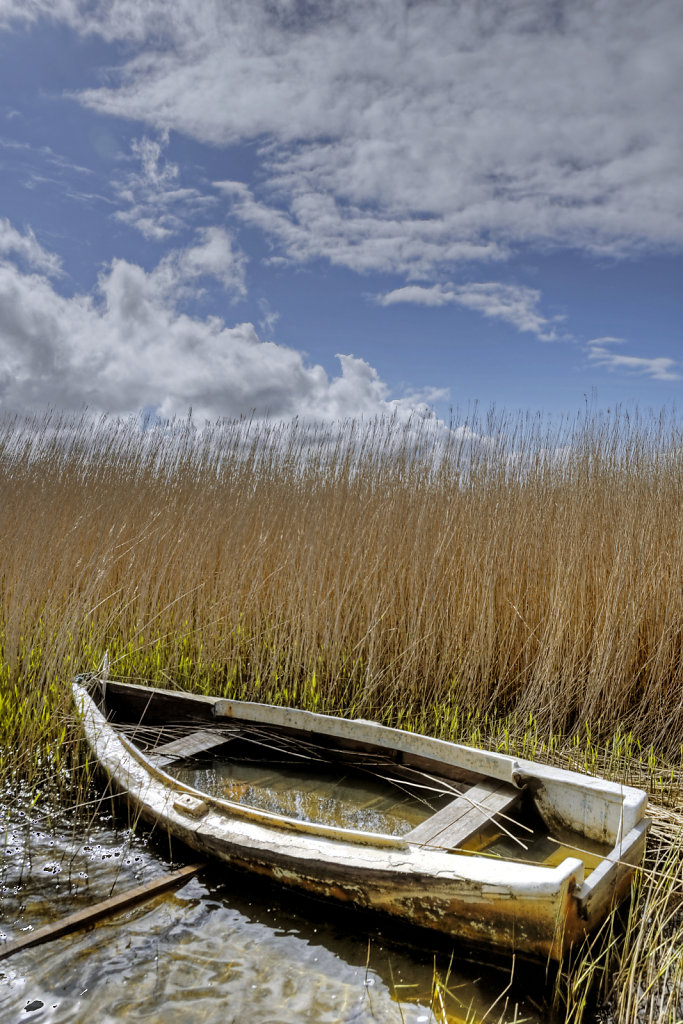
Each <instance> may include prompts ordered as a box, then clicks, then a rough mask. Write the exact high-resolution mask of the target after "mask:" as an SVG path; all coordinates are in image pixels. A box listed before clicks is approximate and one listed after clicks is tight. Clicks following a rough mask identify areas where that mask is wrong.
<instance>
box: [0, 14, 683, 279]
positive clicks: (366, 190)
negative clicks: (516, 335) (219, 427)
mask: <svg viewBox="0 0 683 1024" xmlns="http://www.w3.org/2000/svg"><path fill="white" fill-rule="evenodd" d="M2 9H4V11H5V18H7V17H9V15H8V13H7V12H8V11H12V10H14V11H15V12H17V11H20V10H21V8H20V6H19V5H18V3H12V4H9V3H8V0H5V3H4V7H3V8H0V10H2ZM29 10H30V12H31V14H32V16H33V15H35V14H36V12H39V11H44V12H49V14H50V16H51V17H53V18H62V19H63V20H65V21H67V22H68V23H69V24H71V25H72V27H73V28H74V30H75V31H78V32H82V33H99V34H100V35H101V36H103V37H104V38H105V39H110V40H112V39H121V40H126V41H127V42H128V43H130V44H131V45H132V47H133V48H134V47H136V46H138V45H140V46H141V47H143V48H142V49H141V50H140V52H139V53H138V54H137V55H134V56H132V57H131V58H130V59H129V60H128V62H127V64H126V65H125V67H124V68H123V70H122V74H121V78H120V82H119V83H116V82H115V84H114V85H108V86H107V87H101V88H95V89H90V90H88V91H86V92H84V93H83V94H82V96H81V99H82V102H83V103H85V104H87V105H88V106H90V107H92V108H94V109H96V110H98V111H101V112H103V113H108V114H113V115H115V116H118V117H125V118H130V119H135V120H138V121H141V122H144V123H146V124H148V125H150V126H151V127H152V128H153V129H155V130H157V131H161V132H165V131H168V130H170V129H173V130H175V131H178V132H181V133H184V134H186V135H188V136H191V137H193V138H196V139H199V140H201V141H203V142H208V143H211V144H215V145H226V144H231V143H236V142H240V141H245V140H259V143H260V145H261V148H260V150H259V153H260V157H261V172H262V173H261V175H260V179H259V180H260V182H261V184H260V185H259V188H258V194H256V195H253V196H249V195H246V194H245V193H243V194H242V195H241V196H235V195H233V200H234V201H235V202H234V212H235V214H236V215H237V216H240V217H242V218H243V219H244V220H246V221H247V222H248V223H250V224H258V225H259V226H260V227H261V228H262V229H263V230H264V231H266V232H267V233H268V234H269V235H270V236H271V237H272V239H273V242H274V243H275V244H276V245H277V247H278V253H277V254H278V255H281V256H284V257H286V258H287V259H290V260H298V261H301V260H310V259H314V258H317V257H321V256H322V257H325V258H328V259H329V260H331V261H332V262H334V263H337V264H340V265H344V266H349V267H352V268H354V269H356V270H359V271H365V270H388V271H396V272H401V273H405V274H407V275H409V276H410V277H412V278H413V279H417V278H424V277H427V276H429V274H430V273H433V272H434V270H435V269H436V268H438V267H440V266H441V267H443V266H444V265H448V264H452V263H454V262H459V261H463V260H465V261H470V260H473V259H477V260H484V259H498V258H502V257H504V256H505V255H506V253H507V251H508V249H509V247H511V246H515V245H520V244H528V243H541V244H544V245H551V246H576V247H578V248H580V249H583V250H589V251H593V252H602V253H612V254H616V255H619V254H624V253H632V252H635V251H637V250H638V249H640V248H642V247H653V246H654V247H660V248H667V247H672V246H675V247H680V246H681V245H682V244H683V208H682V207H681V203H680V178H679V169H680V166H681V163H682V162H683V123H682V122H681V119H680V117H678V112H677V107H676V98H677V97H678V96H679V95H680V94H681V91H682V86H683V81H682V76H683V65H682V63H681V61H680V47H681V38H680V36H681V27H682V22H681V18H680V4H679V2H678V0H651V2H650V3H648V4H647V5H646V4H644V3H642V2H641V0H602V2H601V3H600V5H599V7H598V8H597V9H596V7H595V3H594V2H593V0H574V2H572V3H564V4H562V3H560V4H552V5H551V4H548V3H547V0H510V2H509V3H505V4H499V3H490V4H481V3H478V2H475V0H464V2H462V3H459V4H457V5H455V4H452V3H451V2H450V0H431V2H422V3H405V4H402V3H396V2H395V0H378V2H376V3H373V4H368V3H366V2H365V0H343V2H342V0H331V2H330V3H328V4H324V5H323V4H319V5H317V4H299V3H294V2H293V0H275V2H272V0H234V2H232V3H229V4H225V3H223V2H222V0H205V2H204V3H202V4H196V3H195V2H194V0H178V2H177V3H175V4H173V5H171V6H169V5H168V4H167V2H166V0H107V2H106V3H105V2H104V0H95V2H92V0H88V2H86V0H60V2H55V3H52V2H50V3H48V2H47V0H40V2H39V0H32V2H31V4H30V6H29ZM23 16H27V15H23ZM133 52H134V53H135V50H134V49H133ZM110 80H111V79H110ZM162 227H163V225H162ZM147 229H148V230H151V229H150V228H149V226H147Z"/></svg>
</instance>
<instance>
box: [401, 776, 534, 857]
mask: <svg viewBox="0 0 683 1024" xmlns="http://www.w3.org/2000/svg"><path fill="white" fill-rule="evenodd" d="M520 797H521V791H520V790H519V789H516V788H515V787H514V786H508V785H507V784H506V783H504V782H497V781H496V780H494V779H485V780H483V781H482V782H479V783H477V785H476V786H471V787H470V789H468V790H467V792H466V793H462V794H461V795H460V796H458V797H457V798H456V799H455V800H452V801H451V803H449V804H447V805H446V807H442V808H441V810H440V811H437V812H436V814H433V815H432V816H431V817H430V818H427V820H426V821H423V822H422V824H420V825H418V826H417V827H416V828H414V829H412V831H410V832H408V833H407V835H405V836H404V837H403V838H404V839H405V840H406V841H407V842H409V843H419V844H420V845H421V846H438V847H441V848H442V849H444V850H453V849H455V848H456V847H458V846H461V845H462V844H463V843H464V842H466V841H467V840H468V839H469V838H470V837H471V836H473V835H475V833H477V832H479V830H480V829H481V828H483V826H484V825H486V824H488V822H489V821H491V820H492V818H493V816H494V814H503V813H504V812H505V811H507V810H509V809H510V808H511V807H512V806H513V804H515V803H516V802H517V801H518V800H519V798H520Z"/></svg>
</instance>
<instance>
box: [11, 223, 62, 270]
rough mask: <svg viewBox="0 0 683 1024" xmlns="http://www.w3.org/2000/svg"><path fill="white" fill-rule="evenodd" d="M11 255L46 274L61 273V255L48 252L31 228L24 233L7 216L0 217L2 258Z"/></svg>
mask: <svg viewBox="0 0 683 1024" xmlns="http://www.w3.org/2000/svg"><path fill="white" fill-rule="evenodd" d="M10 255H13V256H18V257H19V258H20V259H22V260H24V261H25V263H27V264H28V266H29V267H31V268H33V269H34V270H39V271H41V272H42V273H44V274H50V275H51V276H56V275H58V274H60V273H61V265H62V264H61V260H60V259H59V257H58V256H57V255H56V254H55V253H53V252H47V250H46V249H44V248H43V247H42V245H41V244H40V243H39V242H38V240H37V238H36V236H35V235H34V234H33V231H32V230H31V229H30V228H29V229H28V231H27V232H26V234H23V235H22V233H21V232H20V231H17V229H16V228H14V227H12V225H11V224H10V222H9V221H8V220H7V219H6V218H5V217H0V259H1V258H2V257H3V256H10Z"/></svg>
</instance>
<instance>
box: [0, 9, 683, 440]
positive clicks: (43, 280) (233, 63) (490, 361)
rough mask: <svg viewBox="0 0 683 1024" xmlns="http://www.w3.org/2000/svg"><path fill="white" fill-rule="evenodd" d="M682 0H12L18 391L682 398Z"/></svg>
mask: <svg viewBox="0 0 683 1024" xmlns="http://www.w3.org/2000/svg"><path fill="white" fill-rule="evenodd" d="M682 53H683V6H682V5H681V3H680V0H566V2H565V0H372V2H369V0H324V2H322V0H321V2H316V0H0V411H3V412H10V413H14V412H19V413H26V412H30V413H32V412H34V411H38V410H42V409H44V408H45V407H47V406H49V407H52V408H56V409H59V410H65V411H67V412H79V411H80V410H82V409H84V408H88V409H90V410H92V411H96V412H100V411H102V412H107V413H112V414H115V415H129V414H132V415H135V414H138V413H140V412H141V411H145V413H146V414H149V413H153V414H156V415H158V416H160V417H167V416H178V417H182V416H185V415H186V414H187V412H188V409H190V408H191V409H192V413H193V417H194V418H195V420H197V419H202V418H206V419H215V418H218V417H236V416H242V415H256V416H257V417H260V416H270V417H275V418H285V419H287V418H290V417H293V416H298V417H300V418H303V419H322V420H328V421H329V420H335V419H338V418H344V417H349V416H353V417H365V416H374V415H376V414H395V415H397V416H400V417H402V418H405V417H411V416H413V417H423V418H427V419H430V418H431V419H435V420H437V421H439V420H445V421H448V420H449V417H452V416H453V412H452V410H459V409H463V408H466V407H469V406H471V405H472V403H479V405H480V406H483V407H488V406H490V405H492V404H495V405H496V406H497V407H498V408H504V409H507V410H517V409H523V410H529V411H539V412H543V413H546V414H548V415H551V416H552V415H559V414H571V413H572V412H574V411H577V410H579V409H581V408H582V407H583V406H584V404H585V403H586V402H588V401H590V402H591V403H593V404H594V405H597V406H598V407H600V408H605V409H606V408H611V407H614V406H617V405H621V406H626V407H630V406H632V405H634V404H636V403H637V404H638V405H639V407H640V408H641V409H649V408H654V409H660V408H662V407H663V406H668V407H671V406H676V404H677V403H680V398H681V396H682V395H683V336H682V332H681V323H682V321H683V317H682V315H681V314H682V313H683V308H682V307H683V173H682V169H683V99H682V97H683V61H682V60H681V54H682Z"/></svg>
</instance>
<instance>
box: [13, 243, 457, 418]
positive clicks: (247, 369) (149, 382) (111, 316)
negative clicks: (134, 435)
mask: <svg viewBox="0 0 683 1024" xmlns="http://www.w3.org/2000/svg"><path fill="white" fill-rule="evenodd" d="M207 273H210V274H212V275H214V276H217V277H219V278H220V277H224V278H225V280H227V282H228V285H229V286H233V285H234V281H235V280H237V282H238V285H237V286H239V280H240V278H239V267H238V268H237V271H236V275H237V276H236V278H234V277H233V276H232V275H233V274H234V273H235V268H234V265H233V255H232V250H231V248H230V245H229V239H228V238H227V236H226V235H225V233H221V232H220V231H219V229H211V230H208V231H206V232H205V233H204V234H203V235H202V236H201V239H200V242H199V244H198V245H196V246H193V247H189V248H188V249H185V250H177V251H176V252H173V253H169V254H168V255H167V256H166V257H165V258H164V259H163V260H162V261H161V262H160V263H159V264H158V265H157V266H156V267H155V268H154V269H153V270H151V271H145V270H144V269H143V268H142V267H140V266H137V265H136V264H133V263H129V262H127V261H126V260H123V259H117V260H114V261H113V262H112V263H111V265H110V266H109V267H108V268H107V269H106V270H104V271H103V272H102V273H101V274H100V278H99V281H98V285H97V288H96V289H95V291H94V292H93V293H92V294H87V295H75V296H73V297H64V296H62V295H60V294H59V293H58V292H57V291H56V289H55V287H54V285H53V284H52V283H51V282H50V280H49V279H48V278H47V277H45V276H42V275H40V274H37V273H26V272H22V271H21V270H20V269H19V268H18V267H17V266H16V265H14V264H12V263H11V262H9V261H5V262H4V263H2V262H0V409H3V410H11V411H20V412H24V411H29V410H34V409H38V408H42V407H44V406H46V405H51V406H56V407H58V408H60V409H64V410H78V409H80V408H82V406H83V405H84V404H87V405H88V406H89V407H90V408H91V409H92V410H102V411H106V412H112V413H116V414H126V413H135V412H138V411H139V410H140V409H142V408H145V407H148V408H149V407H152V408H155V409H156V410H157V411H158V412H159V414H160V415H162V416H172V415H181V416H182V415H185V414H186V413H187V409H188V407H189V406H192V408H193V410H194V414H195V416H196V418H197V419H199V420H201V419H203V418H204V417H206V418H209V419H213V418H216V417H219V416H228V417H233V416H240V415H242V414H247V415H248V414H250V413H252V412H255V413H256V415H258V416H263V415H266V414H269V415H271V416H274V417H282V418H289V417H292V416H297V415H298V416H301V414H302V410H303V417H302V418H309V419H323V420H333V419H338V418H344V417H349V416H354V417H358V416H375V415H378V414H396V415H397V416H399V417H400V418H401V419H406V418H409V417H410V416H418V417H421V418H425V417H426V418H428V419H432V420H434V414H433V412H432V410H431V409H430V408H429V406H428V402H429V401H430V400H432V399H434V398H435V397H441V396H442V395H443V393H442V392H434V391H432V392H429V391H426V392H425V393H423V394H411V395H404V396H402V397H392V396H391V395H390V393H389V390H388V388H387V385H386V384H385V383H384V382H383V381H382V380H381V379H380V377H379V375H378V373H377V371H376V370H375V369H374V368H373V367H372V366H370V365H369V364H368V363H367V362H365V360H363V359H359V358H356V357H354V356H352V355H340V356H339V360H340V364H341V372H340V374H339V375H338V376H336V377H332V378H330V377H329V376H328V374H327V373H326V372H325V370H324V369H323V367H322V366H319V365H309V364H307V363H306V362H305V360H304V357H303V355H302V353H301V352H298V351H297V350H295V349H292V348H288V347H286V346H284V345H277V344H275V343H273V342H270V341H261V340H260V339H259V337H258V335H257V333H256V331H255V329H254V327H253V326H252V325H251V324H249V323H243V324H237V325H236V326H234V327H229V326H226V324H225V323H224V322H223V321H222V320H221V319H219V318H218V317H208V318H205V319H204V318H200V317H192V316H189V315H187V314H185V313H183V312H181V311H180V310H179V309H178V306H177V302H178V299H179V298H180V297H182V295H183V294H188V289H189V287H190V283H191V281H192V280H195V281H196V280H197V279H199V278H201V276H203V275H205V274H207ZM435 422H437V421H436V420H435Z"/></svg>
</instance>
